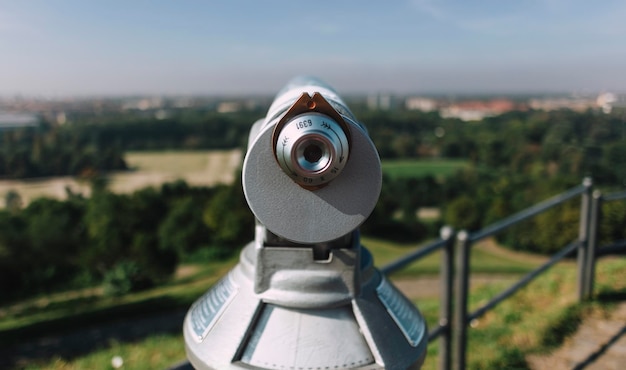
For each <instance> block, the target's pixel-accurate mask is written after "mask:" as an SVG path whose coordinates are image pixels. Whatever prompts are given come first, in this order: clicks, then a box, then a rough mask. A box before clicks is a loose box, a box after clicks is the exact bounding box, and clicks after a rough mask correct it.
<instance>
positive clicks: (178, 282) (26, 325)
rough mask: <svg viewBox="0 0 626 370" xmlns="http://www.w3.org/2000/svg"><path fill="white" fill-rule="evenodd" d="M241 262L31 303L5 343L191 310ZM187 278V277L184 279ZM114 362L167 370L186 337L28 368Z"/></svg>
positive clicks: (524, 266) (504, 269)
mask: <svg viewBox="0 0 626 370" xmlns="http://www.w3.org/2000/svg"><path fill="white" fill-rule="evenodd" d="M363 244H364V245H365V246H367V248H368V249H369V250H370V251H371V252H372V253H373V255H374V259H375V262H376V264H377V265H378V266H382V265H384V264H386V263H388V262H390V261H392V260H394V259H395V258H398V257H400V256H402V255H404V254H406V253H408V252H409V251H410V250H412V248H416V247H417V246H413V245H402V244H397V243H391V242H387V241H382V240H377V239H370V238H364V239H363ZM236 261H237V259H236V258H233V259H232V260H230V261H228V262H226V263H223V264H213V265H185V266H182V267H181V269H180V270H179V273H178V274H177V277H176V278H175V279H173V281H172V282H171V283H169V284H166V285H164V286H161V287H157V288H155V289H151V290H148V291H145V292H139V293H134V294H130V295H127V296H124V297H120V298H114V297H106V296H102V294H101V292H98V291H97V290H96V291H93V290H92V291H90V292H86V293H85V294H83V295H81V294H76V292H73V293H74V294H72V292H66V293H59V294H56V295H51V296H46V297H41V298H38V299H32V300H29V301H26V302H21V303H20V304H17V305H13V306H11V307H4V308H3V309H2V310H3V316H2V319H1V320H0V338H1V340H0V343H1V342H4V343H5V344H6V341H7V340H8V341H11V342H15V341H20V340H27V339H29V338H32V337H37V336H40V335H42V334H45V333H47V332H54V331H56V330H59V329H60V328H64V327H66V326H68V325H71V326H73V327H80V326H81V325H84V324H86V323H89V322H98V321H103V320H106V319H107V318H110V317H111V316H117V317H120V316H124V315H133V314H137V313H138V312H142V313H145V312H158V311H163V310H171V309H175V308H177V307H178V308H180V307H186V306H188V305H189V304H191V303H192V302H193V301H194V300H195V299H197V298H198V297H199V296H200V295H201V294H202V293H204V292H205V291H206V290H207V289H208V288H209V287H210V286H211V285H212V284H213V283H214V282H215V281H216V280H217V279H218V278H219V277H220V276H222V275H223V274H224V273H225V272H226V271H227V270H228V269H229V268H230V267H231V266H233V264H235V263H236ZM472 264H473V266H472V268H473V271H475V272H481V273H491V272H495V273H497V274H503V273H506V274H513V276H517V275H519V273H520V272H523V271H527V270H529V269H531V268H532V267H533V266H534V264H530V263H528V262H520V261H519V260H518V259H515V258H508V257H506V256H502V255H497V254H493V253H491V252H490V251H483V250H481V249H480V248H477V249H476V250H475V253H474V256H473V259H472ZM438 266H439V253H434V254H433V255H431V256H429V257H427V258H426V259H424V260H423V261H420V262H419V263H416V264H414V265H413V266H410V267H409V268H408V269H407V270H406V271H403V272H402V273H400V274H398V275H397V276H399V277H400V278H402V279H406V278H410V279H413V278H419V277H421V276H422V277H423V276H433V275H432V274H436V273H437V271H438ZM181 272H182V273H181ZM418 306H419V307H420V308H421V309H422V310H423V311H424V314H425V316H426V318H427V320H428V321H429V322H430V323H432V324H434V323H435V322H436V321H437V310H438V303H437V299H436V298H432V297H426V298H420V299H419V300H418ZM113 356H121V357H122V358H123V359H124V362H125V364H126V365H125V368H132V369H136V368H138V369H142V368H145V369H149V368H165V367H167V366H168V365H171V364H173V363H175V362H177V361H179V360H182V359H184V350H183V342H182V336H181V335H179V334H174V335H157V336H154V337H150V338H146V339H144V340H142V341H139V342H134V343H118V342H111V343H110V345H109V347H107V348H103V349H100V350H97V351H94V352H93V353H91V354H89V355H86V356H82V357H79V358H76V359H72V360H67V359H63V358H53V359H51V360H46V361H41V360H35V361H32V362H31V363H29V364H27V368H29V369H40V368H41V369H82V368H90V369H92V368H93V369H109V368H111V365H110V363H111V359H112V358H113Z"/></svg>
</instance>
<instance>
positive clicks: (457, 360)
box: [452, 230, 471, 370]
mask: <svg viewBox="0 0 626 370" xmlns="http://www.w3.org/2000/svg"><path fill="white" fill-rule="evenodd" d="M456 240H457V243H456V258H455V260H456V271H455V282H456V284H455V300H454V320H453V322H452V328H453V331H452V338H453V339H452V340H453V343H454V344H453V351H454V354H453V359H454V367H453V368H454V369H455V370H465V362H466V347H467V294H468V289H469V252H470V247H471V240H470V236H469V234H468V233H467V232H466V231H465V230H463V231H461V232H459V233H458V235H457V237H456Z"/></svg>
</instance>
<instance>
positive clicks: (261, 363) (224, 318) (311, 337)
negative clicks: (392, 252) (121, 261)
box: [183, 238, 428, 370]
mask: <svg viewBox="0 0 626 370" xmlns="http://www.w3.org/2000/svg"><path fill="white" fill-rule="evenodd" d="M262 248H264V247H259V245H258V244H257V243H251V244H249V245H248V246H247V247H246V248H245V249H244V250H243V251H242V256H241V258H240V261H241V263H240V264H239V265H237V266H236V267H235V268H234V269H233V270H231V272H229V274H228V275H227V276H226V277H224V278H223V279H222V281H221V282H220V283H219V284H217V285H216V286H215V288H213V289H212V290H210V291H209V292H208V293H207V294H205V295H204V296H202V297H201V298H200V299H199V300H198V301H197V302H196V303H194V305H193V306H192V308H191V309H190V310H189V312H188V314H187V317H186V318H185V323H184V328H183V332H184V335H185V345H186V350H187V356H188V359H189V361H190V362H191V364H192V365H193V366H194V367H195V368H196V369H250V368H254V369H290V368H294V369H298V368H301V367H302V368H309V367H312V368H314V369H315V368H322V369H325V368H329V369H335V368H336V369H348V368H355V369H403V370H404V369H408V368H419V367H420V366H421V364H422V362H423V361H424V357H425V354H426V346H427V343H428V333H427V331H426V324H425V322H424V319H423V317H422V316H421V314H420V313H419V311H418V310H417V308H416V307H415V306H413V304H412V303H411V302H410V301H408V300H407V299H406V298H405V297H404V296H403V295H402V294H401V293H400V292H399V291H398V290H397V289H396V288H395V287H394V286H393V285H392V284H391V283H390V282H389V281H387V280H386V279H385V278H384V277H383V276H382V275H381V274H380V272H379V271H377V270H376V269H375V268H374V267H373V264H372V263H373V261H372V259H371V255H370V254H369V252H367V251H366V250H365V249H362V247H361V246H360V245H359V243H358V238H357V240H356V241H355V244H354V245H353V248H350V249H349V250H351V251H352V256H360V257H359V261H358V263H355V261H354V259H353V258H351V257H346V256H349V255H350V254H349V253H348V254H346V253H345V251H343V250H336V251H335V250H333V251H332V252H331V260H332V262H334V263H335V264H332V263H331V264H329V265H328V266H327V268H326V269H324V267H322V268H318V267H317V266H316V267H313V268H311V267H310V266H309V265H312V264H313V265H321V266H325V264H323V263H322V264H320V263H318V262H315V261H314V260H313V259H312V258H311V259H309V261H305V260H300V262H297V261H296V262H294V263H293V264H292V265H291V270H292V271H300V274H301V275H302V279H301V280H300V281H305V280H308V277H311V276H313V277H317V278H318V279H317V281H316V282H313V283H311V284H309V285H308V286H303V287H300V292H301V293H302V296H301V297H297V296H296V294H295V290H293V289H292V288H293V287H295V286H296V285H297V283H296V284H294V285H293V286H292V287H287V288H285V285H284V283H285V281H284V280H281V279H275V278H273V277H269V278H268V277H267V276H265V277H264V278H266V280H267V281H269V286H268V287H267V289H265V290H262V291H261V292H258V293H257V292H255V290H254V286H255V285H257V282H256V280H257V279H258V278H259V274H258V273H257V272H256V267H255V266H258V265H259V264H258V261H256V258H257V257H259V253H258V250H259V249H262ZM276 249H278V248H276ZM359 250H361V251H362V252H363V253H358V251H359ZM309 253H310V252H309ZM341 265H344V266H343V267H341ZM350 269H357V270H358V273H355V274H352V276H353V277H350V278H339V277H338V276H337V274H336V271H344V272H345V271H348V270H350ZM280 270H281V269H277V270H275V271H274V272H273V273H270V272H268V273H269V274H270V275H275V272H276V271H280ZM265 271H268V270H265ZM322 275H326V276H328V277H329V278H328V279H320V278H319V277H320V276H322ZM311 291H312V292H311ZM309 293H311V294H309ZM338 293H340V294H338ZM322 303H323V304H322Z"/></svg>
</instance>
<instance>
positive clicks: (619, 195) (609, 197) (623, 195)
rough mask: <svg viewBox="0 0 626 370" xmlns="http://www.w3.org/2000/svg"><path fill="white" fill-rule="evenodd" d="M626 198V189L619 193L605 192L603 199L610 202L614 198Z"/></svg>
mask: <svg viewBox="0 0 626 370" xmlns="http://www.w3.org/2000/svg"><path fill="white" fill-rule="evenodd" d="M621 199H626V191H620V192H617V193H610V194H603V195H602V200H604V201H607V202H610V201H613V200H621Z"/></svg>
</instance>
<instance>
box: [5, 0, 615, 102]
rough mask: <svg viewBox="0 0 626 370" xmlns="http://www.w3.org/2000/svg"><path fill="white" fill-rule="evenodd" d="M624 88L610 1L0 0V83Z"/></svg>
mask: <svg viewBox="0 0 626 370" xmlns="http://www.w3.org/2000/svg"><path fill="white" fill-rule="evenodd" d="M297 74H313V75H316V76H319V77H321V78H323V79H325V80H326V81H327V82H328V83H330V84H331V85H332V86H334V87H335V88H336V89H337V90H339V91H340V92H349V93H352V92H363V93H369V92H376V91H389V92H397V93H471V92H496V93H498V92H504V93H506V92H513V93H515V92H596V91H607V90H609V91H618V92H620V91H622V92H623V91H626V2H625V1H620V0H603V1H590V0H572V1H566V0H487V1H480V2H477V1H470V0H465V1H463V0H404V1H363V0H362V1H340V0H335V1H326V0H320V1H315V2H301V1H295V0H292V1H278V0H268V1H226V0H223V1H208V0H206V1H190V0H179V1H174V0H170V1H165V0H153V1H147V0H146V1H140V0H136V1H131V0H126V1H118V0H108V1H104V0H100V1H84V0H82V1H81V0H24V1H18V0H14V1H8V0H0V95H5V96H6V95H14V94H21V95H37V96H66V95H118V94H121V95H129V94H223V93H224V94H242V93H251V94H257V93H274V92H276V91H277V90H278V89H280V87H281V86H282V85H283V84H284V83H285V82H286V81H287V80H288V79H289V78H291V77H292V76H294V75H297Z"/></svg>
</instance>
